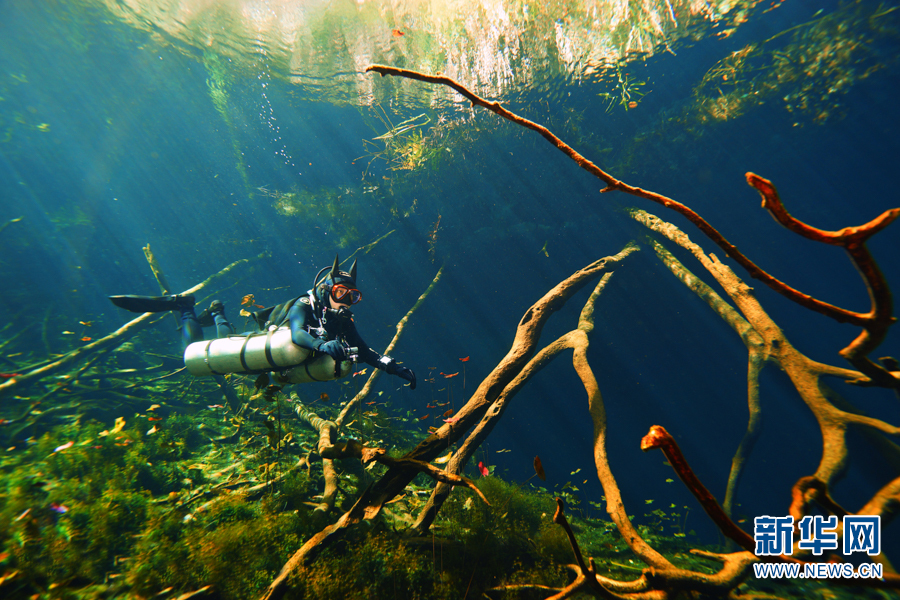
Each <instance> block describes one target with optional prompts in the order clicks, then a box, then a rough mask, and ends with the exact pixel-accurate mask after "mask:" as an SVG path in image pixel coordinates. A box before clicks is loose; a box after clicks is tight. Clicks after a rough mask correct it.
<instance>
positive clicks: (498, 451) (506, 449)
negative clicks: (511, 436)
mask: <svg viewBox="0 0 900 600" xmlns="http://www.w3.org/2000/svg"><path fill="white" fill-rule="evenodd" d="M504 452H512V450H509V449H508V448H504V449H503V450H497V454H503V453H504Z"/></svg>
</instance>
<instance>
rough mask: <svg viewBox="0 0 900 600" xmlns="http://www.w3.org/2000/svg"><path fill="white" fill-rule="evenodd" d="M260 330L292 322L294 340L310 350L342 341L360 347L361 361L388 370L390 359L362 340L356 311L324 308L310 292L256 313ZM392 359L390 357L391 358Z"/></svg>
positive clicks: (290, 325)
mask: <svg viewBox="0 0 900 600" xmlns="http://www.w3.org/2000/svg"><path fill="white" fill-rule="evenodd" d="M254 317H256V321H257V323H258V325H259V327H260V329H262V330H265V329H268V328H269V327H270V326H272V325H275V326H277V327H281V326H283V325H289V327H290V329H291V341H293V342H294V343H295V344H297V345H298V346H300V347H301V348H307V349H309V350H319V348H320V347H321V346H322V344H323V343H324V342H328V341H331V340H340V341H342V342H344V344H345V345H347V346H350V347H352V348H357V349H358V350H357V352H358V355H359V360H360V361H361V362H364V363H367V364H369V365H371V366H373V367H376V368H378V369H383V370H384V369H385V368H386V365H387V364H389V363H388V362H386V361H384V360H382V359H383V358H384V357H383V356H382V355H381V354H379V353H378V352H375V351H374V350H372V349H371V348H369V345H368V344H367V343H366V342H365V341H364V340H363V339H362V337H361V336H360V335H359V332H358V331H357V330H356V325H355V324H354V323H353V313H352V312H350V309H349V308H348V307H346V306H342V307H341V308H340V309H339V310H334V309H324V310H323V309H322V307H321V306H320V304H319V302H316V301H314V300H313V299H312V298H311V297H310V295H309V294H307V295H304V296H298V297H297V298H294V299H293V300H290V301H288V302H285V303H283V304H279V305H277V306H273V307H272V308H271V309H269V310H264V311H260V312H258V313H254ZM388 360H390V359H388Z"/></svg>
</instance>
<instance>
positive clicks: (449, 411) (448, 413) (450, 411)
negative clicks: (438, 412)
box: [444, 408, 453, 418]
mask: <svg viewBox="0 0 900 600" xmlns="http://www.w3.org/2000/svg"><path fill="white" fill-rule="evenodd" d="M452 416H453V409H452V408H451V409H450V410H448V411H447V412H445V413H444V418H447V417H452Z"/></svg>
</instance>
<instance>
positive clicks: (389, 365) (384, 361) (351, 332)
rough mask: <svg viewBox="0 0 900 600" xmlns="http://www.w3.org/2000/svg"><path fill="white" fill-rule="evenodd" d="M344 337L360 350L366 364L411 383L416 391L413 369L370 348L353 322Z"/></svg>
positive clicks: (361, 358) (348, 326)
mask: <svg viewBox="0 0 900 600" xmlns="http://www.w3.org/2000/svg"><path fill="white" fill-rule="evenodd" d="M344 337H345V338H346V340H347V343H349V344H350V345H351V346H355V347H356V348H358V349H359V350H358V353H359V358H360V360H362V361H363V362H364V363H367V364H369V365H372V366H373V367H375V368H376V369H381V370H382V371H384V372H385V373H387V374H388V375H396V376H397V377H400V378H402V379H405V380H406V381H408V382H409V387H410V389H413V390H414V389H416V375H415V373H413V372H412V370H411V369H408V368H407V367H404V366H401V365H398V364H397V361H395V360H394V359H393V358H391V357H390V356H384V355H381V354H379V353H378V352H376V351H374V350H372V349H371V348H369V345H368V344H367V343H366V342H365V341H364V340H363V339H362V336H361V335H359V332H358V331H357V330H356V325H355V324H354V323H353V321H349V322H348V323H347V327H346V328H345V330H344Z"/></svg>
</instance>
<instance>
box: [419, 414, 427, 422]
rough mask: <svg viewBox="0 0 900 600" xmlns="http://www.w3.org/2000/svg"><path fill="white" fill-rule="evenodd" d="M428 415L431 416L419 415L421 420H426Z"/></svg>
mask: <svg viewBox="0 0 900 600" xmlns="http://www.w3.org/2000/svg"><path fill="white" fill-rule="evenodd" d="M428 416H429V415H422V416H421V417H419V420H420V421H424V420H425V419H427V418H428Z"/></svg>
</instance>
